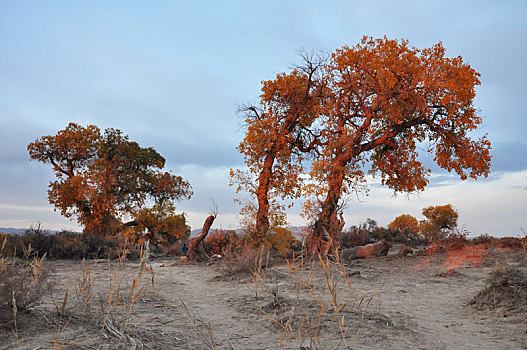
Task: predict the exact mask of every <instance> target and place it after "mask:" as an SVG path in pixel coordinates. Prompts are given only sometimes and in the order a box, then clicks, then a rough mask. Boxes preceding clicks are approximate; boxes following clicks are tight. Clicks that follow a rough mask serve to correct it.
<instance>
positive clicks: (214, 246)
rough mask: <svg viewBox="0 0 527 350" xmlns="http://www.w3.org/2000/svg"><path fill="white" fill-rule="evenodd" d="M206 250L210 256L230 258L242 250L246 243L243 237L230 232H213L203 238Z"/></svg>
mask: <svg viewBox="0 0 527 350" xmlns="http://www.w3.org/2000/svg"><path fill="white" fill-rule="evenodd" d="M204 243H205V246H206V249H207V250H208V251H209V252H210V253H211V254H220V255H223V256H232V255H235V254H236V252H240V251H242V250H243V247H244V246H245V245H246V243H247V239H246V237H244V236H240V235H238V234H236V231H232V230H215V231H213V232H211V233H210V234H209V235H208V236H207V237H206V238H205V242H204Z"/></svg>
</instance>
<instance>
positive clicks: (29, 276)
mask: <svg viewBox="0 0 527 350" xmlns="http://www.w3.org/2000/svg"><path fill="white" fill-rule="evenodd" d="M6 242H7V238H6V237H4V240H3V242H2V246H1V249H0V309H6V308H9V309H12V308H13V303H15V305H16V308H17V309H19V310H25V309H28V308H31V307H33V306H35V305H36V304H38V303H39V302H40V300H41V298H42V297H43V296H44V295H46V294H48V293H50V292H51V290H52V281H51V279H50V276H51V271H50V268H49V267H48V266H46V265H45V264H44V263H43V262H44V257H42V258H39V257H38V256H37V255H36V254H35V253H34V252H32V250H31V247H28V248H24V250H23V252H24V259H17V258H15V257H8V256H6V255H5V253H4V249H5V246H6Z"/></svg>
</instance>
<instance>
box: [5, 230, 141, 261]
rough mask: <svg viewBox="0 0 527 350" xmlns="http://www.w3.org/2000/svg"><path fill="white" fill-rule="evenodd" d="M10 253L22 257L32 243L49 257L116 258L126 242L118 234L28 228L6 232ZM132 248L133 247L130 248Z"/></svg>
mask: <svg viewBox="0 0 527 350" xmlns="http://www.w3.org/2000/svg"><path fill="white" fill-rule="evenodd" d="M6 236H7V237H9V240H8V243H7V244H6V246H5V251H4V252H5V254H6V255H7V256H16V257H18V258H23V257H24V256H23V255H24V249H23V248H24V247H28V246H31V248H32V251H33V252H34V254H36V255H38V256H39V257H43V256H46V257H48V258H50V259H79V260H80V259H96V258H104V259H106V258H110V259H116V258H118V257H119V254H120V253H121V251H122V250H123V246H122V245H121V244H120V242H119V241H118V240H117V239H116V238H115V237H98V236H91V235H84V234H81V233H76V232H71V231H60V232H57V233H56V234H49V233H46V232H45V231H38V232H33V231H31V230H28V231H26V233H25V234H24V235H21V236H18V235H6ZM130 249H131V248H130Z"/></svg>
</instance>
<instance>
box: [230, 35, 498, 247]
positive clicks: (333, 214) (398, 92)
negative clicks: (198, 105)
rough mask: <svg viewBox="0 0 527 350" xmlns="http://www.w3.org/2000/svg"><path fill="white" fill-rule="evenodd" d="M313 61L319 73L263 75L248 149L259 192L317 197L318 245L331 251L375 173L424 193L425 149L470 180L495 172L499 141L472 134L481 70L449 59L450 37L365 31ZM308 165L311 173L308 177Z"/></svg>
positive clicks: (399, 187) (398, 188)
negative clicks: (355, 198) (493, 151)
mask: <svg viewBox="0 0 527 350" xmlns="http://www.w3.org/2000/svg"><path fill="white" fill-rule="evenodd" d="M304 66H305V67H316V70H315V73H316V74H311V75H309V74H307V75H306V74H305V70H298V69H295V70H293V72H291V73H290V74H285V73H284V74H280V75H278V76H277V78H276V79H275V80H272V81H268V82H264V87H263V88H262V91H263V92H264V93H263V94H262V96H261V98H260V101H261V105H262V106H263V108H262V110H263V111H264V113H258V114H255V115H254V117H253V118H250V119H247V120H246V122H247V134H246V138H245V139H244V141H243V142H242V144H241V145H240V147H239V149H240V150H241V151H242V153H243V154H244V155H245V159H246V163H247V165H248V167H249V168H250V169H251V171H253V172H255V173H256V174H259V177H258V181H256V184H255V186H254V188H255V189H256V190H255V191H254V192H253V193H254V194H256V196H257V198H260V197H265V196H264V195H262V192H265V191H267V193H269V192H270V191H271V190H272V191H275V192H277V193H279V194H281V195H289V194H291V193H294V194H296V195H297V196H298V193H299V191H302V193H303V194H304V195H305V196H310V197H311V198H313V200H314V203H315V204H316V212H315V213H314V217H315V220H314V224H313V232H312V235H311V241H310V246H311V249H312V250H318V251H321V250H324V249H327V244H322V243H324V242H326V243H329V242H330V241H331V240H332V239H331V237H332V236H333V235H334V234H335V233H336V231H338V230H339V229H340V228H341V227H342V225H343V223H342V221H341V220H340V219H339V218H338V211H339V209H340V208H341V204H342V203H341V201H342V198H343V196H344V195H346V194H347V193H350V192H352V191H356V190H358V189H360V188H361V186H362V185H364V184H365V183H366V182H367V180H368V179H369V177H370V176H373V177H377V178H379V179H380V182H381V183H382V184H383V185H385V186H388V187H389V188H391V189H393V190H394V191H395V192H413V191H422V190H423V189H424V188H425V186H426V185H427V184H428V179H427V176H428V175H429V174H430V169H428V168H427V167H426V166H425V165H424V164H423V163H422V162H421V161H420V159H419V153H420V150H424V151H425V152H428V153H430V154H432V155H433V157H434V160H435V162H436V163H437V164H438V165H439V166H440V167H442V168H444V169H446V170H448V171H454V172H456V173H457V174H458V175H459V176H460V178H461V179H466V178H468V177H471V178H478V177H480V176H487V175H488V173H489V169H490V160H491V157H490V153H489V150H490V142H489V140H488V139H487V137H486V136H482V137H480V138H477V139H473V138H472V136H471V132H472V131H474V130H476V129H477V128H478V126H479V125H480V124H481V122H482V120H481V117H480V116H479V115H478V114H477V111H476V109H475V107H474V105H473V100H474V97H475V87H476V86H477V85H479V84H480V81H479V73H477V72H476V71H475V70H474V69H473V68H472V67H470V65H469V64H467V63H465V62H464V61H463V59H462V58H461V57H455V58H448V57H446V56H445V49H444V47H443V45H442V44H441V43H438V44H436V45H434V46H432V47H431V48H426V49H417V48H414V47H412V46H410V45H409V43H408V41H407V40H404V39H403V40H390V39H388V38H386V37H384V38H382V39H373V38H369V37H364V38H363V39H362V40H361V42H360V43H359V44H357V45H355V46H352V47H348V46H344V47H342V48H341V49H337V50H336V51H335V52H333V53H332V54H331V57H329V58H328V59H327V60H325V61H319V63H316V64H313V63H312V62H310V60H309V59H308V60H307V63H306V64H304ZM296 77H298V79H296ZM286 78H287V79H286ZM269 86H273V90H272V94H270V95H267V94H266V93H265V92H266V88H267V87H269ZM307 87H310V88H309V89H307ZM315 87H316V88H315ZM270 97H272V98H271V99H270ZM285 97H295V98H285ZM296 97H298V98H296ZM300 97H302V98H303V99H301V98H300ZM269 101H272V103H271V104H269ZM306 101H307V102H306ZM298 106H301V108H300V107H298ZM284 116H286V117H287V118H284ZM288 120H293V121H294V122H292V123H291V122H287V121H288ZM277 121H279V123H277ZM278 131H282V132H281V133H278ZM249 149H250V150H251V152H248V151H247V150H249ZM276 149H278V150H279V151H276ZM269 155H275V159H277V157H276V155H279V156H280V157H281V158H280V162H278V163H275V165H273V166H271V167H266V166H265V164H266V159H267V157H268V156H269ZM282 164H286V165H287V166H282ZM269 169H271V171H270V170H269ZM302 173H304V174H307V173H308V174H309V180H308V181H307V182H304V183H303V181H302V180H303V179H305V176H304V177H302V176H300V175H301V174H302ZM266 174H273V175H274V178H276V179H281V180H280V185H275V186H274V187H271V186H268V187H267V188H266V187H265V186H264V187H262V186H261V184H262V182H263V181H262V178H266V177H267V175H266ZM277 174H278V175H277ZM281 184H287V187H281V186H282V185H281ZM312 202H313V201H312ZM262 204H263V205H264V206H265V203H260V202H259V205H260V206H261V205H262ZM264 212H265V210H264Z"/></svg>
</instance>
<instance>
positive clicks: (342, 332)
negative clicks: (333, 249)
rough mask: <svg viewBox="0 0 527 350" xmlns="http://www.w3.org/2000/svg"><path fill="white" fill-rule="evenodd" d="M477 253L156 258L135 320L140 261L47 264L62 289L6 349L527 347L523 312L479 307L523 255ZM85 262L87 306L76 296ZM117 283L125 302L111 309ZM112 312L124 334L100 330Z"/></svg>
mask: <svg viewBox="0 0 527 350" xmlns="http://www.w3.org/2000/svg"><path fill="white" fill-rule="evenodd" d="M466 255H467V254H466ZM473 255H474V254H473ZM473 255H472V256H471V255H467V256H465V257H464V258H463V259H461V260H460V259H453V258H452V257H450V256H448V254H446V253H443V254H435V255H432V256H431V257H426V256H425V257H423V256H409V257H406V258H404V259H401V258H395V257H384V258H375V259H367V260H357V261H353V262H351V263H348V264H341V265H330V266H328V267H327V268H326V271H328V273H329V275H328V277H327V278H326V275H325V273H324V269H323V268H322V267H321V265H320V263H319V262H318V261H317V262H315V264H314V265H311V264H305V265H304V266H300V265H296V266H289V265H287V264H286V263H284V262H281V263H278V264H276V265H273V266H272V267H269V268H267V269H262V270H261V272H260V273H259V274H257V275H252V276H251V275H250V274H234V275H228V274H227V275H226V274H225V272H224V270H221V269H220V267H221V262H219V263H216V264H214V265H212V266H208V265H206V264H192V263H185V262H180V261H179V260H176V259H169V258H157V259H151V260H150V261H149V263H148V266H149V269H151V270H152V271H153V272H154V274H152V273H151V272H149V271H145V273H144V274H143V275H142V278H141V282H140V284H139V285H138V286H139V288H136V289H134V290H135V291H137V290H140V288H141V287H144V288H145V289H144V290H143V293H142V294H141V295H140V296H139V297H138V298H137V299H136V300H135V301H134V303H133V304H132V307H131V310H130V313H129V314H128V317H127V309H126V306H127V304H126V302H127V300H129V299H128V298H129V295H130V288H131V287H132V285H133V279H134V277H136V272H137V270H138V266H139V264H138V262H124V263H121V264H119V263H117V262H108V261H93V262H89V263H84V264H83V263H81V262H77V261H49V262H47V263H48V264H50V265H52V266H53V268H54V270H55V272H54V276H55V279H56V286H55V291H54V293H53V294H52V295H50V296H46V297H44V300H43V302H42V304H41V305H39V306H37V307H35V308H34V309H32V310H30V311H29V312H25V313H23V312H20V313H19V314H18V315H17V334H18V338H19V341H18V344H17V340H16V337H15V335H14V333H13V331H12V328H13V324H12V323H11V324H9V325H5V324H4V325H3V326H2V327H0V349H17V348H23V349H54V343H53V337H54V336H55V339H56V340H57V341H56V345H57V348H58V347H59V346H60V345H61V344H62V345H63V347H62V349H115V348H122V349H133V348H134V347H135V348H136V349H141V348H143V349H213V348H216V349H280V347H281V346H282V347H283V348H284V349H527V321H525V320H526V319H527V313H526V312H524V311H521V312H520V311H516V312H515V311H514V310H512V311H510V310H506V309H500V308H498V309H492V310H489V309H487V310H478V309H476V308H475V307H474V306H473V305H470V300H471V299H472V298H473V297H474V296H475V295H476V294H477V292H478V291H480V290H481V289H482V288H483V287H484V284H485V279H486V278H487V276H488V274H489V273H490V272H491V270H492V268H493V267H495V266H496V264H498V263H501V264H503V263H508V264H511V265H518V266H520V267H521V268H524V269H525V268H527V257H526V254H525V252H521V251H516V252H513V251H505V252H504V251H494V252H488V253H485V256H484V259H483V260H481V259H479V260H478V259H476V258H474V256H473ZM87 267H89V268H90V270H89V271H90V272H89V277H90V278H91V279H92V281H93V284H92V289H91V291H92V296H91V297H90V299H89V300H88V302H87V303H86V304H83V301H86V298H84V299H83V298H81V297H77V296H76V295H75V294H76V291H78V290H79V289H78V288H79V282H81V281H82V271H86V268H87ZM344 268H345V271H344V270H343V269H344ZM114 269H115V270H114ZM344 275H346V276H348V277H347V278H344ZM115 281H121V284H120V287H121V288H120V295H119V301H118V302H117V306H116V307H115V309H114V310H112V311H111V312H106V311H105V310H107V306H108V302H109V294H110V290H112V288H113V287H115V286H116V283H115ZM328 282H329V283H328ZM85 285H86V284H85ZM66 289H67V290H68V300H67V303H66V308H65V312H64V315H63V317H62V319H61V318H60V312H59V310H60V308H61V306H62V303H63V300H64V295H65V291H66ZM332 290H333V291H334V293H331V291H332ZM333 296H335V300H336V305H337V307H335V303H334V301H333V300H334V299H333ZM115 299H116V297H115V296H114V297H113V300H112V302H113V303H114V304H112V305H115ZM104 314H107V315H108V317H107V319H108V320H110V321H111V322H112V323H111V324H112V325H114V326H115V329H114V330H117V332H115V331H114V332H112V330H111V329H104V330H103V329H102V322H101V319H102V318H103V315H104ZM1 316H2V317H1V318H2V320H3V321H2V320H0V323H2V322H5V320H6V319H9V316H10V315H6V314H4V315H1ZM126 319H128V320H129V323H128V324H127V325H126V328H125V327H124V320H126ZM123 329H124V335H123V336H122V337H120V335H119V333H121V334H123V332H120V330H121V331H122V330H123Z"/></svg>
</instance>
